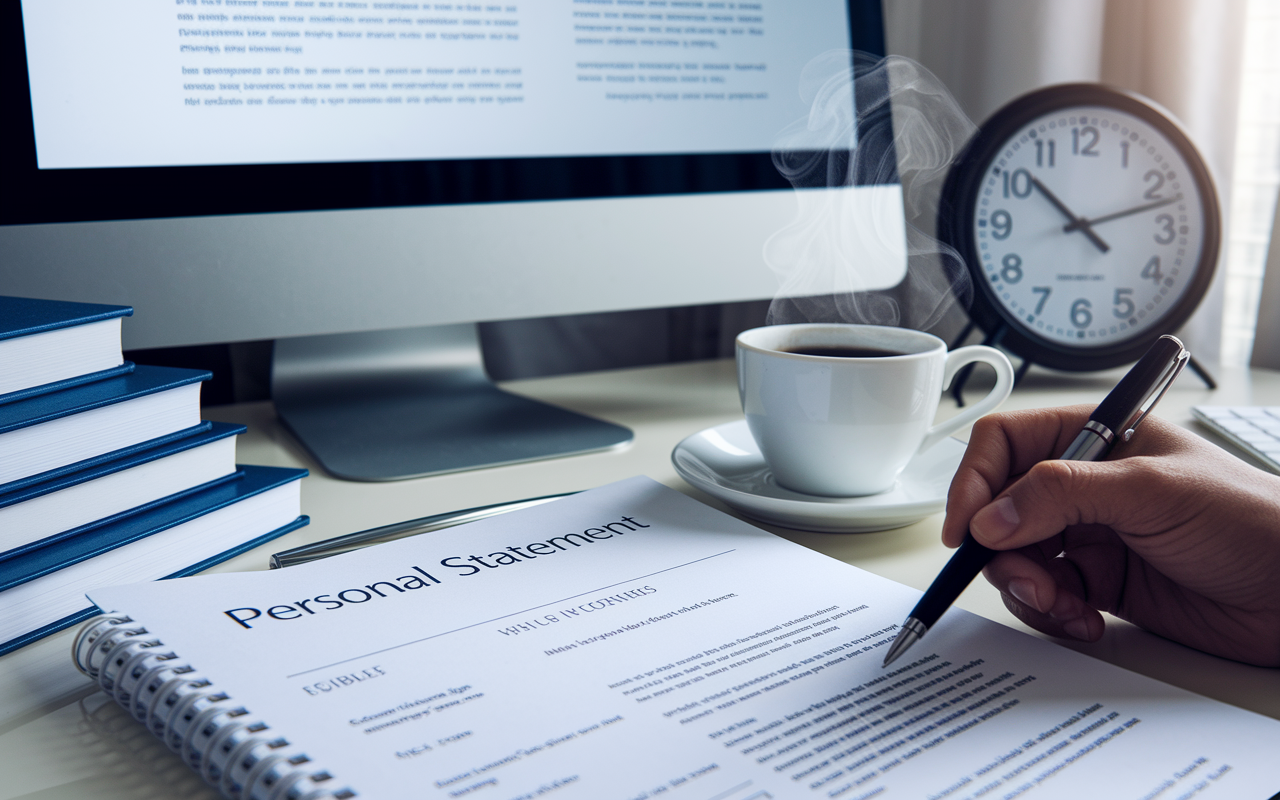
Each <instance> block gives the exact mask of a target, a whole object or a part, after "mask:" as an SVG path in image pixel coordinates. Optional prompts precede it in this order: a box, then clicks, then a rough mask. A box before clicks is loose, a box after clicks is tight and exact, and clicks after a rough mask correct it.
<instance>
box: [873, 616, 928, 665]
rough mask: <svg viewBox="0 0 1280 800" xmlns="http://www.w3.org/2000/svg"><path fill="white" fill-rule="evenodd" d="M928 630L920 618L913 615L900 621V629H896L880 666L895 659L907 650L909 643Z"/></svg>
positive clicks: (918, 639)
mask: <svg viewBox="0 0 1280 800" xmlns="http://www.w3.org/2000/svg"><path fill="white" fill-rule="evenodd" d="M928 630H929V629H928V628H927V627H925V625H924V623H922V622H921V621H920V620H918V619H916V618H915V617H907V621H906V622H904V623H902V629H901V630H899V631H898V635H897V637H896V638H895V639H894V640H893V644H891V645H889V652H888V653H885V656H884V663H883V664H881V667H887V666H889V665H890V664H892V663H893V662H895V661H897V660H898V657H899V656H901V655H902V654H903V653H905V652H907V649H908V648H910V647H911V645H913V644H915V643H916V642H918V641H920V637H922V636H924V635H925V632H926V631H928Z"/></svg>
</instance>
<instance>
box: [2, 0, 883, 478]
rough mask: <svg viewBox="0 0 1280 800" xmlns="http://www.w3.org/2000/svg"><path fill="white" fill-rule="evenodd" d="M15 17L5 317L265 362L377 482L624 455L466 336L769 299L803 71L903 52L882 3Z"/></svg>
mask: <svg viewBox="0 0 1280 800" xmlns="http://www.w3.org/2000/svg"><path fill="white" fill-rule="evenodd" d="M0 14H3V45H4V47H3V51H0V58H3V59H4V63H6V64H8V67H9V70H8V74H9V75H10V76H11V79H10V80H9V81H6V82H5V85H4V86H3V87H2V88H0V92H3V94H4V95H5V96H6V97H7V98H8V102H7V103H6V104H5V107H7V108H10V109H11V115H10V116H9V124H7V125H6V126H4V127H5V131H4V133H3V137H4V138H3V142H4V146H3V151H2V152H0V182H2V185H3V189H2V190H0V192H2V195H3V197H2V199H0V203H2V206H0V292H3V293H5V294H10V295H19V296H30V297H47V298H60V299H67V300H83V301H93V302H105V303H121V304H129V305H132V306H133V307H134V308H135V315H134V317H133V318H132V319H131V320H130V321H129V324H128V325H127V326H126V328H125V346H126V347H127V348H143V347H165V346H175V345H190V344H200V343H211V342H233V341H243V340H257V339H273V340H275V341H276V345H275V353H274V362H273V377H272V384H273V385H272V393H273V400H274V401H275V403H276V407H277V411H278V413H279V414H280V417H281V419H282V420H283V421H284V422H285V424H286V425H287V426H288V427H289V428H290V429H291V430H292V431H293V432H294V433H295V434H296V435H297V436H298V437H299V439H300V440H301V441H302V442H303V444H304V445H306V447H307V448H308V449H309V450H310V451H311V452H312V454H313V455H314V456H316V458H317V459H318V460H319V461H320V463H321V464H322V465H324V467H325V468H326V469H327V470H329V471H330V472H332V473H334V474H335V475H338V476H340V477H348V478H353V479H359V480H387V479H396V478H404V477H413V476H418V475H426V474H433V473H437V472H446V471H451V470H457V469H467V468H473V467H477V466H484V465H488V464H498V463H512V462H517V461H524V460H530V459H533V458H540V457H546V456H548V455H558V454H565V453H572V452H581V451H585V450H592V449H599V448H604V447H612V446H617V445H619V444H620V443H623V442H625V441H627V440H628V439H629V438H630V434H629V432H627V431H626V430H625V429H622V428H619V427H618V426H615V425H612V424H610V423H606V422H602V421H599V420H590V419H587V418H582V417H579V416H577V415H574V414H571V413H570V412H568V411H565V410H563V409H555V408H553V407H550V406H544V405H542V404H533V403H531V401H522V399H521V398H515V397H513V396H512V395H509V394H504V393H502V392H499V391H498V390H497V389H495V388H494V387H492V385H490V384H489V383H488V381H487V379H486V378H485V376H484V375H483V371H482V368H481V366H480V361H479V351H478V344H477V338H476V335H475V328H474V323H476V322H479V321H490V320H501V319H514V318H526V317H536V316H550V315H560V314H574V313H584V312H596V311H611V310H621V309H635V308H649V307H663V306H675V305H693V304H702V303H713V302H727V301H736V300H748V299H760V298H765V297H769V296H771V295H773V294H774V292H775V291H776V289H777V285H778V284H777V280H776V278H775V276H774V275H773V274H772V273H771V272H770V270H769V268H768V266H767V265H766V264H765V262H764V260H763V258H762V256H761V251H762V246H763V243H764V241H765V240H766V239H767V238H768V236H769V235H770V234H771V233H773V232H774V231H776V230H778V229H780V228H782V227H783V226H784V225H786V224H787V223H788V222H789V221H790V220H791V218H792V217H793V216H794V214H795V208H796V203H795V199H794V196H793V190H792V189H791V188H790V187H789V185H788V184H787V183H786V181H784V180H783V179H782V178H781V177H779V175H778V173H777V171H776V170H775V169H774V167H773V164H772V162H771V158H770V150H771V147H772V145H773V143H774V140H775V137H776V136H777V134H778V132H779V131H780V130H781V129H782V128H783V127H785V126H786V125H787V124H788V123H790V122H792V121H793V120H795V119H797V118H799V117H803V116H804V115H805V114H807V113H808V111H809V108H808V105H807V104H806V103H805V102H804V101H803V100H802V99H801V97H800V95H799V93H798V91H797V86H798V85H799V83H800V79H801V72H802V70H803V69H804V67H805V65H806V64H807V63H808V62H809V61H810V60H811V59H812V58H813V57H815V56H817V55H819V54H821V53H823V52H826V51H831V50H833V49H849V48H854V49H858V50H862V51H866V52H870V53H878V54H883V52H884V28H883V22H882V14H881V8H880V2H879V0H804V2H793V3H787V4H785V5H784V4H781V3H777V2H769V1H768V0H759V1H757V2H737V1H735V2H713V1H712V0H542V1H541V2H537V3H516V2H453V0H449V1H448V2H435V1H431V2H400V1H399V0H397V1H395V2H391V1H384V0H367V1H365V0H361V1H360V2H355V1H354V0H176V2H164V3H157V2H154V0H115V1H114V2H111V3H102V2H100V0H56V1H55V0H25V1H24V2H23V3H22V4H21V6H19V5H18V4H9V5H6V6H5V8H4V10H3V11H0ZM21 76H25V77H26V79H25V80H23V79H21ZM855 100H856V98H855ZM24 108H25V109H30V112H31V113H30V114H29V115H28V114H25V113H21V112H22V109H24ZM876 188H886V187H883V186H881V187H872V186H853V187H846V188H845V191H849V192H855V193H861V194H859V195H858V196H859V197H863V195H864V194H865V193H866V191H867V190H871V189H876ZM887 188H890V189H894V188H896V187H894V186H890V187H887ZM866 196H867V197H871V195H866ZM868 202H873V203H875V204H877V205H878V206H882V207H885V208H886V210H887V213H888V214H889V215H894V214H896V215H898V216H899V217H900V216H901V213H902V212H901V206H900V193H895V192H894V191H889V192H883V191H882V192H879V193H877V194H875V195H874V199H872V200H870V201H868ZM904 258H905V255H904Z"/></svg>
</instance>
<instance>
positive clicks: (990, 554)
mask: <svg viewBox="0 0 1280 800" xmlns="http://www.w3.org/2000/svg"><path fill="white" fill-rule="evenodd" d="M995 554H996V551H995V550H992V549H990V548H987V547H983V546H982V545H980V544H978V542H977V541H976V540H974V538H973V537H972V536H969V535H966V536H965V537H964V543H963V544H961V545H960V548H959V549H958V550H956V552H955V555H953V556H951V560H950V561H948V562H947V565H946V566H945V567H943V568H942V572H940V573H938V577H937V578H936V579H935V580H934V582H933V585H932V586H930V587H929V590H928V591H927V592H925V593H924V597H921V598H920V602H919V603H916V607H915V608H914V609H912V611H911V616H912V617H914V618H915V619H918V620H920V622H921V623H923V624H924V625H925V627H927V628H932V627H933V624H934V623H935V622H937V621H938V618H939V617H941V616H942V615H943V614H944V613H945V612H946V610H947V609H948V608H950V607H951V604H952V603H954V602H955V601H956V598H958V597H959V596H960V594H961V593H962V592H964V590H965V589H966V588H967V587H968V586H969V584H970V583H973V579H974V578H976V577H977V576H978V573H979V572H982V568H983V567H985V566H986V565H987V563H988V562H990V561H991V559H992V558H994V557H995Z"/></svg>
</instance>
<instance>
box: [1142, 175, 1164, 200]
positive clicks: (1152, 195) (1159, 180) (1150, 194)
mask: <svg viewBox="0 0 1280 800" xmlns="http://www.w3.org/2000/svg"><path fill="white" fill-rule="evenodd" d="M1152 178H1155V181H1156V182H1155V184H1153V185H1152V187H1151V188H1150V189H1148V190H1147V193H1146V194H1144V195H1143V197H1145V198H1146V199H1148V200H1161V199H1163V198H1164V195H1162V194H1160V187H1161V186H1164V173H1162V172H1161V171H1160V170H1158V169H1149V170H1147V174H1146V175H1143V176H1142V182H1143V183H1146V182H1147V181H1150V180H1151V179H1152Z"/></svg>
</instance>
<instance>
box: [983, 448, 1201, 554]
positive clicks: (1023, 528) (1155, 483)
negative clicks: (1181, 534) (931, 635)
mask: <svg viewBox="0 0 1280 800" xmlns="http://www.w3.org/2000/svg"><path fill="white" fill-rule="evenodd" d="M1168 481H1169V478H1168V476H1167V475H1165V474H1163V472H1162V471H1161V470H1160V468H1159V466H1158V465H1157V463H1156V462H1155V461H1154V460H1153V459H1150V458H1145V457H1138V458H1127V459H1122V460H1120V461H1101V462H1085V461H1057V460H1054V461H1043V462H1041V463H1039V464H1036V465H1035V466H1033V467H1032V468H1031V469H1030V470H1028V471H1027V473H1026V474H1025V475H1023V476H1022V477H1021V478H1020V479H1019V480H1018V481H1017V482H1016V483H1014V484H1012V485H1011V486H1009V488H1007V489H1005V490H1004V491H1003V492H1001V493H1000V494H999V495H997V496H996V497H995V499H994V500H993V501H992V502H991V503H989V504H988V505H986V506H984V507H983V508H981V509H979V510H978V511H977V512H976V513H974V515H973V517H972V518H971V519H970V520H969V532H970V533H972V534H973V537H974V538H975V539H977V540H978V542H979V543H981V544H983V545H986V546H987V547H990V548H992V549H994V550H1012V549H1014V548H1018V547H1026V546H1028V545H1031V544H1035V543H1037V542H1041V541H1043V540H1045V539H1048V538H1050V537H1053V536H1056V535H1058V534H1059V533H1061V532H1062V531H1063V530H1064V529H1065V528H1067V527H1069V526H1073V525H1093V524H1097V525H1105V526H1107V527H1109V528H1112V529H1114V530H1124V531H1128V532H1130V533H1136V534H1142V533H1147V532H1153V531H1154V530H1155V529H1156V528H1158V527H1161V526H1163V525H1165V524H1166V523H1165V522H1164V521H1163V516H1164V515H1163V512H1162V508H1161V507H1160V505H1159V504H1153V503H1150V502H1140V501H1141V500H1142V499H1143V498H1157V497H1176V494H1175V493H1174V492H1173V491H1171V490H1169V491H1166V488H1165V484H1166V483H1168Z"/></svg>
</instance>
